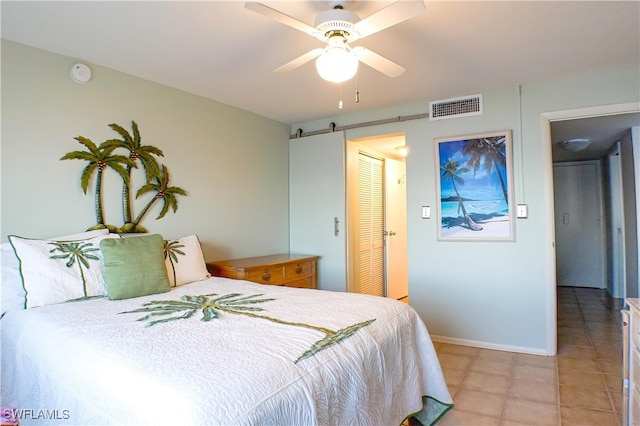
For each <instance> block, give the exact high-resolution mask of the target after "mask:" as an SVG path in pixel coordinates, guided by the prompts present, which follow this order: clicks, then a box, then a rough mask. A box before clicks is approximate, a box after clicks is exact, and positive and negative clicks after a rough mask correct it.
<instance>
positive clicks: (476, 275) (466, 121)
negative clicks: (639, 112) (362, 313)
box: [292, 65, 640, 354]
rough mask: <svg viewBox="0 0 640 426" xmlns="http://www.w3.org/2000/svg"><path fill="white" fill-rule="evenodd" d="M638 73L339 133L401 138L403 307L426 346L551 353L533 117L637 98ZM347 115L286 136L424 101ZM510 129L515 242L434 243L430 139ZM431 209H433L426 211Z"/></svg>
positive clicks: (544, 157) (544, 87) (503, 93)
mask: <svg viewBox="0 0 640 426" xmlns="http://www.w3.org/2000/svg"><path fill="white" fill-rule="evenodd" d="M639 77H640V71H639V69H638V66H637V65H635V66H631V67H628V68H621V69H609V70H600V71H598V72H588V73H584V74H580V75H574V76H566V77H564V78H561V79H555V80H548V81H541V82H537V83H532V84H523V85H522V86H521V87H518V86H514V87H507V88H503V89H500V90H492V91H485V92H482V91H481V90H477V91H475V92H473V93H460V94H457V95H459V96H462V95H473V94H476V93H483V100H484V114H483V115H481V116H474V117H466V118H457V119H449V120H441V121H428V120H426V119H422V120H413V121H405V122H398V123H392V124H385V125H378V126H373V127H366V128H360V129H352V130H347V131H346V135H347V139H351V138H358V137H365V136H374V135H381V134H387V133H394V132H401V131H404V132H406V142H407V145H408V146H409V156H408V157H407V211H408V227H409V231H408V232H409V299H410V304H411V305H412V306H413V307H414V308H415V309H416V310H417V311H418V312H419V313H420V315H421V316H422V318H423V319H424V320H425V323H426V324H427V327H428V328H429V331H430V333H431V334H432V335H434V336H436V338H439V339H442V340H447V341H452V342H458V343H465V344H472V345H479V346H484V347H492V348H497V349H500V348H502V349H506V350H517V351H524V352H531V353H540V354H553V353H555V350H556V348H555V346H554V343H555V329H553V325H554V324H555V314H556V313H555V310H556V307H555V282H554V278H553V277H554V276H555V271H554V269H553V268H554V264H553V258H554V253H553V237H552V235H553V231H552V226H553V222H552V220H553V216H552V213H553V210H552V209H553V206H552V204H550V203H549V200H550V199H551V200H552V197H551V196H552V191H553V189H552V180H551V174H550V173H551V171H550V170H551V157H550V155H551V154H550V147H549V146H543V135H542V129H543V126H542V124H541V114H542V113H547V112H552V111H561V110H570V109H578V108H586V107H593V106H600V105H610V104H621V103H628V102H638V101H639V100H640V78H639ZM429 100H430V99H425V101H424V102H423V103H419V104H413V105H405V106H401V107H396V108H385V109H381V110H377V111H371V112H367V113H352V114H345V115H341V116H336V117H332V118H328V119H326V120H319V121H314V122H309V123H299V124H296V125H294V126H293V127H292V128H293V129H297V128H302V129H303V130H304V131H314V130H319V129H326V128H328V127H329V123H330V122H334V123H336V125H337V126H343V125H348V124H354V123H359V122H368V121H374V120H382V119H386V118H392V117H397V116H407V115H411V114H418V113H424V112H427V110H428V101H429ZM504 129H511V130H512V132H513V157H514V182H512V185H514V189H515V202H516V203H526V204H528V206H529V218H528V219H517V220H516V241H515V242H439V241H437V240H436V236H437V225H438V223H437V219H435V214H434V215H433V218H432V219H429V220H425V219H421V218H420V207H421V206H423V205H430V206H432V208H434V209H435V206H436V205H437V198H436V182H435V178H436V173H438V167H437V165H436V163H435V161H436V160H435V148H434V142H433V140H434V138H438V137H448V136H456V135H465V134H472V133H478V132H488V131H494V130H504ZM545 143H548V141H547V142H545ZM434 211H435V210H434Z"/></svg>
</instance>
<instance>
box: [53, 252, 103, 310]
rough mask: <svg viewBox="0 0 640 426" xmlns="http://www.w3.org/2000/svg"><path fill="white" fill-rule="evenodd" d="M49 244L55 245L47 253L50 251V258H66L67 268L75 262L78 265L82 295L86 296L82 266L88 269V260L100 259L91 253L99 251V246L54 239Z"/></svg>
mask: <svg viewBox="0 0 640 426" xmlns="http://www.w3.org/2000/svg"><path fill="white" fill-rule="evenodd" d="M49 244H51V245H53V246H55V247H54V248H53V249H51V250H50V251H49V253H52V256H51V257H50V258H51V259H63V260H67V268H71V267H73V265H76V264H77V265H78V269H80V277H81V278H82V288H83V290H84V297H85V298H86V297H87V296H88V295H87V280H86V278H85V276H84V268H86V269H89V261H90V260H100V258H99V257H98V256H96V255H95V254H93V252H96V251H100V248H99V247H94V245H93V243H88V242H86V241H71V242H64V241H56V242H51V243H49ZM54 253H59V254H54Z"/></svg>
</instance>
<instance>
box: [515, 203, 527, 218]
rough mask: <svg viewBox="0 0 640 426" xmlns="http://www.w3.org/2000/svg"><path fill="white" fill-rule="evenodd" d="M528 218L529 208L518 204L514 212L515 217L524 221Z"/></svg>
mask: <svg viewBox="0 0 640 426" xmlns="http://www.w3.org/2000/svg"><path fill="white" fill-rule="evenodd" d="M528 216H529V208H528V207H527V205H526V204H518V205H517V210H516V217H517V218H518V219H526V218H527V217H528Z"/></svg>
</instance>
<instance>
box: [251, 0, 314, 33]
mask: <svg viewBox="0 0 640 426" xmlns="http://www.w3.org/2000/svg"><path fill="white" fill-rule="evenodd" d="M244 7H245V8H247V9H249V10H251V11H253V12H256V13H259V14H260V15H262V16H266V17H267V18H270V19H273V20H276V21H278V22H280V23H282V24H285V25H288V26H290V27H291V28H295V29H296V30H299V31H302V32H303V33H307V34H309V35H311V36H313V37H315V36H316V33H317V32H318V30H317V29H315V28H314V27H312V26H311V25H308V24H305V23H304V22H302V21H299V20H297V19H296V18H293V17H291V16H289V15H286V14H284V13H282V12H280V11H279V10H275V9H273V8H271V7H269V6H267V5H265V4H262V3H258V2H255V1H248V2H245V4H244Z"/></svg>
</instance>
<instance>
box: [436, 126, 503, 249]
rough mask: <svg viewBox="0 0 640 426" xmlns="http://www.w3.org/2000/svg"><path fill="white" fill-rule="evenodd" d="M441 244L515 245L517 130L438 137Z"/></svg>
mask: <svg viewBox="0 0 640 426" xmlns="http://www.w3.org/2000/svg"><path fill="white" fill-rule="evenodd" d="M435 147H436V161H437V164H438V173H437V194H438V203H437V212H438V240H442V241H514V240H515V235H514V231H515V226H514V225H515V222H514V216H515V214H514V212H515V206H514V204H513V177H512V176H513V170H512V157H511V131H510V130H504V131H499V132H491V133H482V134H475V135H468V136H458V137H451V138H437V139H435Z"/></svg>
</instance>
